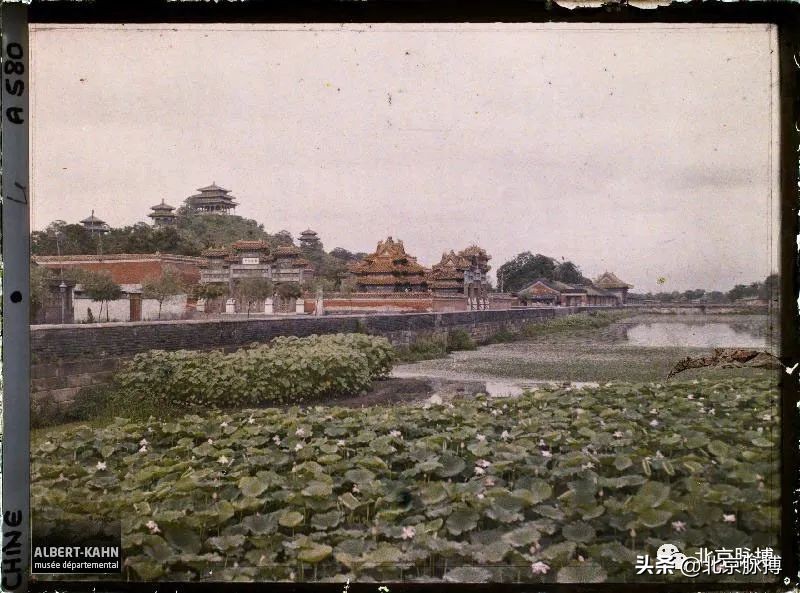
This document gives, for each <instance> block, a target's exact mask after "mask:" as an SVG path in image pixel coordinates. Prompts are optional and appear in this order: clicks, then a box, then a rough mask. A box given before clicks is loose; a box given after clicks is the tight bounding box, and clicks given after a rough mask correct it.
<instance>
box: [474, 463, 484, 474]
mask: <svg viewBox="0 0 800 593" xmlns="http://www.w3.org/2000/svg"><path fill="white" fill-rule="evenodd" d="M475 473H476V474H477V475H479V476H482V475H483V474H485V473H486V470H485V469H483V468H482V467H480V466H477V465H476V466H475Z"/></svg>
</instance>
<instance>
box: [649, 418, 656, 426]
mask: <svg viewBox="0 0 800 593" xmlns="http://www.w3.org/2000/svg"><path fill="white" fill-rule="evenodd" d="M650 426H652V427H653V428H655V427H656V426H658V420H656V419H655V418H653V419H652V420H651V421H650Z"/></svg>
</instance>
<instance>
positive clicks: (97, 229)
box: [81, 210, 111, 236]
mask: <svg viewBox="0 0 800 593" xmlns="http://www.w3.org/2000/svg"><path fill="white" fill-rule="evenodd" d="M81 224H82V225H83V228H85V229H86V230H87V231H89V234H91V235H101V236H102V235H105V234H106V233H107V232H108V231H110V230H111V229H110V228H109V226H108V225H107V224H106V222H105V221H104V220H100V219H99V218H97V217H96V216H95V215H94V210H92V213H91V215H89V216H88V217H86V218H84V219H83V220H82V221H81Z"/></svg>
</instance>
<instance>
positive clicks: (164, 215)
mask: <svg viewBox="0 0 800 593" xmlns="http://www.w3.org/2000/svg"><path fill="white" fill-rule="evenodd" d="M150 210H152V212H151V213H150V214H148V215H147V216H149V217H150V218H152V219H153V226H156V227H165V226H175V225H176V224H178V216H177V215H176V214H175V212H174V210H175V207H174V206H170V205H169V204H165V203H164V200H163V199H162V200H161V203H160V204H156V205H155V206H151V207H150Z"/></svg>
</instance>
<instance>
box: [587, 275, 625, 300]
mask: <svg viewBox="0 0 800 593" xmlns="http://www.w3.org/2000/svg"><path fill="white" fill-rule="evenodd" d="M594 285H595V286H596V287H598V288H602V289H603V290H607V291H608V292H611V293H614V294H615V295H617V297H618V298H619V301H620V303H621V304H623V305H624V304H625V302H626V301H627V300H628V289H630V288H633V286H631V285H630V284H628V283H627V282H623V281H622V280H620V279H619V278H618V277H617V276H616V275H615V274H613V273H611V272H604V273H603V274H601V275H600V276H599V277H598V278H597V280H595V281H594Z"/></svg>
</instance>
